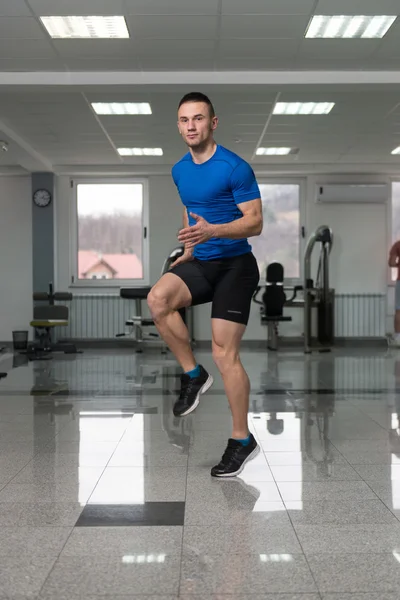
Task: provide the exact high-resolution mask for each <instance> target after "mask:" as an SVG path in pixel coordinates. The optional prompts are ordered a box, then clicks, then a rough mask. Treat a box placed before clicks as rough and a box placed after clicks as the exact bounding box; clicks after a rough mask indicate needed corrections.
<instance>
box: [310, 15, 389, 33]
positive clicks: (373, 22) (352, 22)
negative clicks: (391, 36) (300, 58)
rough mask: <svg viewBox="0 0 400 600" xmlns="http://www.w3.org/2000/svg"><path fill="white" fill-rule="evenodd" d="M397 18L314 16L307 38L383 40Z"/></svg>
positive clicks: (384, 16) (383, 16)
mask: <svg viewBox="0 0 400 600" xmlns="http://www.w3.org/2000/svg"><path fill="white" fill-rule="evenodd" d="M396 18H397V17H396V16H387V15H382V16H373V15H372V16H363V15H359V16H357V15H356V16H351V15H335V16H326V15H314V17H313V18H312V19H311V21H310V24H309V26H308V29H307V31H306V34H305V37H306V38H383V36H384V35H385V33H386V32H387V31H388V29H389V28H390V27H391V25H393V23H394V22H395V20H396Z"/></svg>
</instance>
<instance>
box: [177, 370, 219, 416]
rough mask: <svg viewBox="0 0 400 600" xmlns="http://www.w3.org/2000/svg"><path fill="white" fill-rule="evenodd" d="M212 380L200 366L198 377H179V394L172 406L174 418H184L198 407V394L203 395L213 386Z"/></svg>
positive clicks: (184, 375)
mask: <svg viewBox="0 0 400 600" xmlns="http://www.w3.org/2000/svg"><path fill="white" fill-rule="evenodd" d="M213 381H214V379H213V378H212V376H211V375H209V374H208V373H207V371H206V370H205V369H204V368H203V367H202V366H201V365H200V375H199V376H198V377H189V375H186V374H185V373H184V374H183V375H181V393H180V394H179V398H178V400H177V401H176V402H175V404H174V408H173V413H174V415H175V416H176V417H185V416H186V415H188V414H189V413H191V412H192V411H194V409H195V408H196V407H197V406H198V404H199V401H200V394H204V392H206V391H207V390H208V389H209V388H210V387H211V386H212V384H213Z"/></svg>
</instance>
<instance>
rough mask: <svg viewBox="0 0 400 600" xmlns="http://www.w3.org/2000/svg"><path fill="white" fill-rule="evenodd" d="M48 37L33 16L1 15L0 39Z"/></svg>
mask: <svg viewBox="0 0 400 600" xmlns="http://www.w3.org/2000/svg"><path fill="white" fill-rule="evenodd" d="M1 38H3V39H4V38H7V39H21V38H31V39H41V40H45V39H50V38H48V36H47V34H46V32H45V30H44V29H43V27H41V25H39V23H38V22H37V21H36V19H34V18H33V17H1V18H0V39H1Z"/></svg>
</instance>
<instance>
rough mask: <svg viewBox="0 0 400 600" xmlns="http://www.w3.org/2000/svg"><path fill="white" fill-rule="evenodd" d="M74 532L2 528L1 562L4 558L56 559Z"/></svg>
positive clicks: (36, 528) (39, 528)
mask: <svg viewBox="0 0 400 600" xmlns="http://www.w3.org/2000/svg"><path fill="white" fill-rule="evenodd" d="M71 532H72V527H2V528H1V529H0V560H1V559H2V558H3V557H4V556H7V557H14V558H16V559H19V558H23V559H25V560H29V559H31V558H35V557H37V558H46V557H50V558H52V557H54V558H56V557H57V556H58V554H59V553H60V552H61V550H62V549H63V547H64V546H65V543H66V541H67V539H68V537H69V535H70V533H71Z"/></svg>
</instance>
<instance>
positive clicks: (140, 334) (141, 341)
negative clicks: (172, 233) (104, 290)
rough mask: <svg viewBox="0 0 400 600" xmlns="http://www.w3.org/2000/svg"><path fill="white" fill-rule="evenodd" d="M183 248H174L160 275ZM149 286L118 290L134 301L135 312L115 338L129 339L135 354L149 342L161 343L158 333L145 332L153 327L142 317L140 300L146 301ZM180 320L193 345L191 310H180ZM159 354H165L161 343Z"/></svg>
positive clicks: (141, 350)
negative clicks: (184, 325) (183, 323)
mask: <svg viewBox="0 0 400 600" xmlns="http://www.w3.org/2000/svg"><path fill="white" fill-rule="evenodd" d="M183 252H184V247H183V246H178V247H176V248H174V249H173V250H172V251H171V252H170V253H169V254H168V256H167V258H166V259H165V261H164V264H163V266H162V269H161V275H164V274H165V273H167V272H168V271H169V269H170V267H171V265H172V264H173V263H174V262H175V261H176V260H177V259H178V258H179V257H180V256H182V255H183ZM150 290H151V286H146V287H129V288H128V287H127V288H121V289H120V297H121V298H126V299H128V300H134V301H135V312H134V314H133V315H132V316H131V317H130V318H129V319H127V320H126V321H125V326H126V327H127V328H128V330H127V331H125V332H124V333H118V334H117V335H116V337H131V338H133V339H134V341H135V342H136V352H143V348H144V347H145V346H146V344H147V345H148V344H149V343H151V342H154V341H156V342H158V343H159V342H160V341H162V340H161V338H160V336H159V334H158V332H154V331H147V330H148V329H149V328H151V329H153V328H154V327H155V325H154V321H153V319H152V318H145V317H143V316H142V300H146V298H147V296H148V294H149V292H150ZM179 313H180V315H181V317H182V319H183V320H184V322H185V323H186V325H187V328H188V330H189V335H190V340H191V342H192V343H194V326H193V312H192V310H191V308H182V309H181V310H180V311H179ZM161 352H162V353H163V354H166V353H167V347H166V345H165V344H164V343H163V344H162V349H161Z"/></svg>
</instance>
